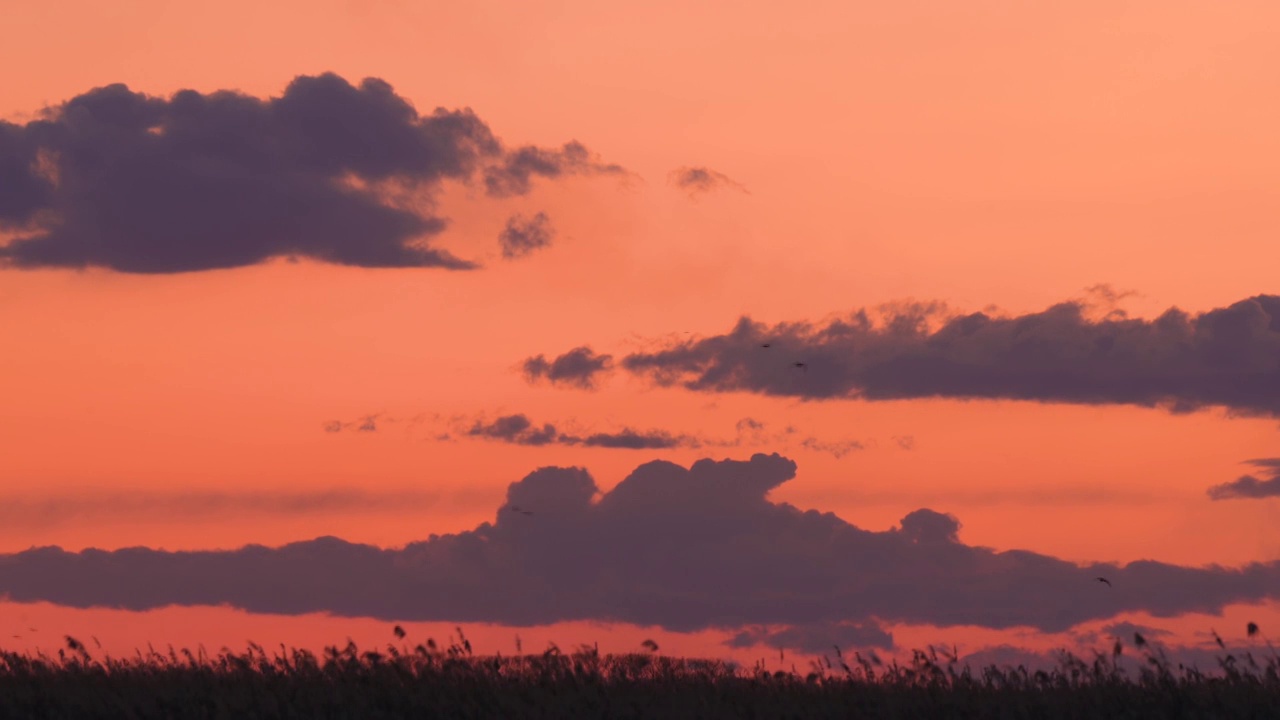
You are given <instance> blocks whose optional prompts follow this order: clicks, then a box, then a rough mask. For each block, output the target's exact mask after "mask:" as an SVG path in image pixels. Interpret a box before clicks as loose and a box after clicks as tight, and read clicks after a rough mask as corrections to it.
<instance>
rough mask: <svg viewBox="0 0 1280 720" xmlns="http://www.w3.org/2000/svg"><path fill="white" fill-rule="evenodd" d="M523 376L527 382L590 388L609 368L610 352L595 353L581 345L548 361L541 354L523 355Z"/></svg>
mask: <svg viewBox="0 0 1280 720" xmlns="http://www.w3.org/2000/svg"><path fill="white" fill-rule="evenodd" d="M521 367H522V368H523V369H524V375H525V378H526V379H527V380H528V381H529V382H531V383H537V382H540V381H543V380H546V381H547V382H550V383H551V384H553V385H569V386H572V387H577V388H581V389H584V390H590V389H592V388H594V387H595V385H596V381H597V379H598V378H600V377H602V376H604V375H607V374H608V373H609V372H610V371H611V370H612V369H613V356H612V355H598V354H596V352H595V351H593V350H592V349H591V348H590V347H588V346H586V345H584V346H582V347H577V348H574V349H572V350H570V351H569V352H567V353H565V354H563V355H560V356H559V357H557V358H556V359H555V360H551V361H548V360H547V358H546V357H545V356H543V355H535V356H534V357H530V358H526V359H525V361H524V363H523V364H522V365H521Z"/></svg>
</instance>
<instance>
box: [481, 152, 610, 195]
mask: <svg viewBox="0 0 1280 720" xmlns="http://www.w3.org/2000/svg"><path fill="white" fill-rule="evenodd" d="M627 174H628V173H627V171H626V169H625V168H623V167H622V166H621V165H614V164H609V163H603V162H601V161H600V160H599V159H598V158H596V157H595V156H594V155H592V153H591V152H590V151H588V150H587V149H586V148H585V147H583V145H582V143H580V142H577V141H576V140H575V141H571V142H567V143H565V144H564V146H563V147H562V148H560V149H559V150H545V149H543V148H538V147H534V146H532V145H526V146H524V147H522V148H518V149H516V150H513V151H511V152H509V153H507V154H506V156H505V157H504V158H503V161H502V162H501V163H500V164H498V165H495V166H492V167H489V168H487V169H486V170H485V172H484V184H485V190H486V191H487V192H488V193H489V195H491V196H493V197H508V196H511V195H524V194H525V193H527V192H529V189H530V185H531V179H532V178H533V177H535V176H541V177H546V178H559V177H561V176H564V175H621V176H626V175H627Z"/></svg>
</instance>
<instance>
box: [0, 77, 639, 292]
mask: <svg viewBox="0 0 1280 720" xmlns="http://www.w3.org/2000/svg"><path fill="white" fill-rule="evenodd" d="M616 167H617V166H613V165H604V164H602V163H600V162H599V161H598V160H595V159H593V157H592V155H591V154H590V153H589V152H588V151H587V149H586V148H585V147H583V146H582V145H581V144H579V143H576V142H571V143H569V144H566V145H565V146H564V147H563V148H560V149H558V150H544V149H540V148H534V147H522V148H519V149H516V150H507V149H505V148H504V147H503V145H502V143H501V142H500V141H499V140H498V139H497V138H496V137H495V136H494V134H493V133H492V131H491V130H490V129H489V127H488V126H487V125H486V124H485V123H484V122H483V121H482V120H481V119H480V118H478V117H477V116H476V115H475V113H473V112H472V111H471V110H469V109H464V110H445V109H443V108H438V109H436V110H434V111H433V112H431V113H425V114H423V113H419V112H418V110H416V109H415V108H414V107H413V105H411V104H410V103H409V101H408V100H406V99H405V98H403V97H401V96H400V95H397V94H396V93H395V91H394V90H393V89H392V87H391V86H390V85H389V84H387V83H386V82H384V81H382V80H379V79H377V78H366V79H365V80H364V81H362V82H361V83H360V84H359V85H352V84H350V83H348V82H347V81H346V80H344V79H343V78H341V77H339V76H337V75H334V74H331V73H327V74H323V75H319V76H299V77H297V78H295V79H294V80H293V81H292V82H291V83H290V84H289V85H288V87H287V88H285V90H284V93H283V94H282V95H280V96H279V97H272V98H267V99H260V98H256V97H250V96H247V95H244V94H241V93H237V92H233V91H218V92H213V93H208V94H204V93H200V92H197V91H194V90H182V91H179V92H177V93H175V94H173V95H172V96H170V97H167V98H163V97H154V96H149V95H145V94H143V93H138V92H134V91H132V90H130V89H129V88H128V87H126V86H125V85H121V84H116V85H108V86H106V87H100V88H96V89H94V90H90V91H89V92H86V93H84V94H82V95H79V96H76V97H74V98H72V99H70V100H68V101H66V102H64V103H62V104H61V105H58V106H55V107H52V108H50V109H48V110H46V111H45V112H44V113H42V115H41V116H40V117H39V118H38V119H36V120H33V121H30V122H27V123H25V124H22V125H19V124H14V123H8V122H0V230H4V231H6V232H7V234H9V235H12V236H14V237H15V239H12V240H10V241H9V243H8V244H7V245H4V246H0V262H3V263H5V264H7V265H10V266H13V267H19V268H31V267H76V268H79V267H86V266H98V267H105V268H110V269H113V270H117V271H122V272H137V273H169V272H184V271H196V270H210V269H216V268H230V267H239V266H245V265H252V264H255V263H258V262H262V261H265V260H267V259H270V258H273V257H309V258H313V259H316V260H321V261H324V262H330V263H337V264H343V265H356V266H362V267H443V268H450V269H467V268H473V267H475V265H474V264H473V263H471V262H469V261H466V260H462V259H459V258H457V257H455V256H453V255H451V254H450V253H449V252H447V251H445V250H441V249H439V248H434V247H432V246H431V245H430V244H429V241H430V240H431V239H432V237H433V236H435V235H438V234H439V233H440V232H441V231H442V230H443V229H444V228H445V226H446V220H445V218H443V217H441V216H440V215H438V214H436V212H435V209H434V199H435V194H436V193H435V191H436V190H437V189H438V188H439V186H440V185H441V183H443V182H445V181H449V180H453V181H458V182H469V181H471V180H472V179H474V178H475V177H476V176H477V174H483V177H484V183H485V185H486V188H487V189H488V190H489V193H490V194H491V195H513V194H521V193H524V192H527V191H528V190H529V189H530V187H531V178H532V177H534V176H540V177H547V178H555V177H560V176H563V175H567V174H571V173H596V172H615V168H616ZM618 170H619V171H620V169H618Z"/></svg>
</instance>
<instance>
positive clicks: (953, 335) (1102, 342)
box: [622, 295, 1280, 416]
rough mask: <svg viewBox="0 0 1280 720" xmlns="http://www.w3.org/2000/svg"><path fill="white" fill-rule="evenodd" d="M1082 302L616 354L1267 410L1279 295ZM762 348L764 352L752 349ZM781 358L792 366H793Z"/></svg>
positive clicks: (703, 367) (995, 390) (839, 392)
mask: <svg viewBox="0 0 1280 720" xmlns="http://www.w3.org/2000/svg"><path fill="white" fill-rule="evenodd" d="M1084 309H1085V305H1084V303H1082V302H1067V303H1062V304H1059V305H1055V306H1053V307H1051V308H1049V309H1047V310H1045V311H1043V312H1038V313H1030V314H1027V315H1021V316H1015V317H994V316H989V315H987V314H985V313H973V314H969V315H949V314H947V313H946V311H945V308H943V307H942V306H940V305H938V304H931V305H930V304H908V305H900V306H897V307H891V308H887V309H886V310H885V311H884V317H883V319H882V320H880V321H878V322H873V321H872V319H871V318H870V316H869V315H868V313H867V312H866V311H858V312H856V313H853V314H851V315H849V316H848V317H845V318H843V319H839V320H834V321H831V322H829V323H827V324H826V325H822V326H812V325H809V324H806V323H781V324H778V325H774V326H768V325H764V324H761V323H756V322H752V321H751V320H750V319H749V318H745V317H744V318H742V319H741V320H740V321H739V322H738V324H737V326H736V327H734V328H733V330H731V331H730V332H729V333H728V334H725V335H720V336H716V337H710V338H704V339H699V340H696V341H686V342H683V343H679V344H676V345H673V346H668V347H667V348H665V349H661V350H658V351H656V352H638V353H633V354H631V355H628V356H627V357H625V358H624V359H623V360H622V366H623V367H624V368H626V369H627V370H628V371H630V372H632V373H634V374H637V375H642V376H646V377H648V378H650V379H651V380H652V381H654V382H655V383H657V384H660V385H674V384H681V385H683V386H684V387H686V388H688V389H690V390H695V391H703V392H754V393H761V394H765V395H778V396H792V397H801V398H813V399H818V398H858V399H863V400H892V399H905V398H928V397H951V398H989V399H1006V400H1033V401H1040V402H1064V403H1083V404H1105V403H1116V404H1130V405H1139V406H1147V407H1153V406H1161V407H1165V408H1167V409H1169V410H1171V411H1173V412H1189V411H1192V410H1195V409H1198V408H1202V407H1205V406H1223V407H1226V408H1228V409H1229V411H1231V412H1232V413H1236V414H1254V415H1270V416H1275V415H1280V296H1273V295H1259V296H1256V297H1252V298H1249V299H1246V300H1242V301H1240V302H1237V303H1235V304H1233V305H1231V306H1229V307H1225V308H1219V309H1216V310H1211V311H1209V312H1205V313H1202V314H1199V315H1190V314H1188V313H1185V312H1182V311H1180V310H1178V309H1176V308H1174V309H1170V310H1168V311H1166V312H1165V313H1164V314H1162V315H1160V316H1159V317H1158V318H1156V319H1154V320H1141V319H1117V318H1115V317H1112V316H1108V318H1104V319H1101V320H1089V319H1087V318H1086V317H1085V316H1084V313H1083V311H1084ZM763 342H769V343H770V344H771V345H772V348H771V349H769V350H762V349H761V348H760V345H761V344H762V343H763ZM795 363H803V367H796V366H795Z"/></svg>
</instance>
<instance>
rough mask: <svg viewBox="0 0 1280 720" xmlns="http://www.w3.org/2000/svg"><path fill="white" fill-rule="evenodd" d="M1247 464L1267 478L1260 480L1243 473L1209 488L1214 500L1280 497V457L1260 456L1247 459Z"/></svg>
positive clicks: (1210, 495)
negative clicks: (1234, 478)
mask: <svg viewBox="0 0 1280 720" xmlns="http://www.w3.org/2000/svg"><path fill="white" fill-rule="evenodd" d="M1247 464H1249V465H1252V466H1254V467H1255V468H1257V470H1258V471H1259V472H1260V473H1261V474H1263V475H1265V476H1266V479H1265V480H1259V479H1258V478H1257V477H1255V476H1253V475H1241V476H1240V477H1239V478H1238V479H1236V480H1233V481H1232V482H1226V483H1222V484H1221V485H1214V486H1213V487H1211V488H1209V490H1208V494H1209V497H1210V498H1212V499H1214V500H1236V499H1241V500H1245V499H1247V500H1257V499H1260V498H1269V497H1280V458H1258V459H1257V460H1249V461H1247Z"/></svg>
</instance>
